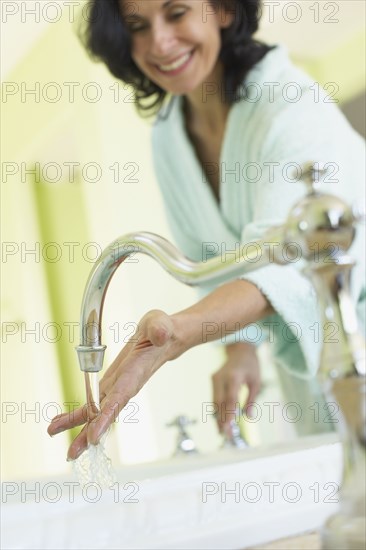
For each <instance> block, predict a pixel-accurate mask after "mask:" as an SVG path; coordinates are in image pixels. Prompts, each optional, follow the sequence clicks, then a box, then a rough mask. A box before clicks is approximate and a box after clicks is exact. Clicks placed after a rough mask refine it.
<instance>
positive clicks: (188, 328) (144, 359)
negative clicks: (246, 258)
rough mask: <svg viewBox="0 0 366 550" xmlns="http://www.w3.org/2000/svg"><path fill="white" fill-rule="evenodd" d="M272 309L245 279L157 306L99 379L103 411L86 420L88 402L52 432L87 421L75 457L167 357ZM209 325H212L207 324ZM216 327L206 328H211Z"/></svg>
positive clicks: (73, 446)
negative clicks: (167, 307)
mask: <svg viewBox="0 0 366 550" xmlns="http://www.w3.org/2000/svg"><path fill="white" fill-rule="evenodd" d="M271 313H272V307H271V306H270V304H269V303H268V302H267V300H266V298H265V297H264V296H263V295H262V294H261V293H260V291H259V290H258V289H257V288H256V286H255V285H253V284H252V283H249V282H247V281H243V280H237V281H233V282H230V283H226V284H224V285H222V286H221V287H219V288H217V289H216V290H215V291H214V292H212V293H211V294H209V295H208V296H206V297H205V298H204V299H203V300H201V301H200V302H198V303H197V304H195V305H193V306H191V307H189V308H188V309H185V310H183V311H181V312H179V313H176V314H174V315H171V316H169V315H167V314H165V313H164V312H162V311H158V310H154V311H151V312H149V313H147V314H146V315H145V316H144V317H143V318H142V320H141V321H140V323H139V326H138V329H137V333H136V334H135V335H134V337H133V338H132V339H131V341H129V342H128V343H127V344H126V346H124V347H123V349H122V350H121V352H120V353H119V354H118V356H117V357H116V359H115V360H114V361H113V363H112V364H111V366H110V367H109V368H108V369H107V371H106V373H105V375H104V376H103V378H102V380H101V382H100V398H101V412H100V414H99V415H98V416H97V417H96V418H94V419H92V420H91V421H88V419H87V418H86V416H87V415H86V410H87V408H86V406H84V407H83V408H80V409H78V410H76V411H74V412H73V413H72V414H70V413H65V414H62V415H59V416H57V417H55V418H54V419H53V420H52V422H51V424H50V426H49V428H48V433H49V434H50V435H55V434H57V433H60V432H63V431H64V430H67V429H70V428H73V427H75V426H81V425H83V424H85V426H84V427H83V429H82V430H81V432H80V434H79V435H78V436H77V437H76V438H75V439H74V441H73V442H72V444H71V446H70V448H69V452H68V458H69V459H70V460H73V459H75V458H77V457H78V456H80V454H81V453H82V452H83V451H84V450H85V449H86V448H87V447H88V445H89V443H92V444H96V443H98V442H99V440H100V438H101V437H102V435H103V434H104V432H105V431H106V430H107V429H108V428H109V426H110V425H111V424H112V423H113V422H114V421H115V420H116V418H117V416H118V414H119V413H120V412H121V410H122V409H123V408H124V407H125V406H126V404H127V403H128V401H129V400H130V399H131V398H132V397H134V396H135V395H136V394H137V393H138V392H139V391H140V389H141V388H142V387H143V386H144V385H145V384H146V382H147V381H148V380H149V378H150V377H151V376H152V375H153V374H154V373H155V372H156V371H157V370H158V369H159V368H160V367H161V366H162V365H163V364H164V363H166V362H167V361H171V360H172V359H175V358H177V357H179V356H180V355H182V353H184V352H185V351H187V350H188V349H190V348H192V347H194V346H197V345H198V344H201V343H204V342H205V341H207V342H208V341H212V340H215V339H218V338H220V337H221V334H222V331H231V330H233V331H236V330H237V329H238V324H239V325H240V327H244V326H246V325H247V324H249V323H253V322H255V321H257V320H259V319H262V318H263V317H265V316H267V315H270V314H271ZM208 324H209V325H208ZM208 326H210V327H213V328H216V330H212V329H211V328H210V330H209V331H208V332H209V333H208V332H207V327H208Z"/></svg>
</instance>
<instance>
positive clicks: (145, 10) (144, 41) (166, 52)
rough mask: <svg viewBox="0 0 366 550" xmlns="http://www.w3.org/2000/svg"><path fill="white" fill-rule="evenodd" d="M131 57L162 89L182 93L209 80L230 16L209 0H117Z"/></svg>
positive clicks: (175, 93) (230, 19)
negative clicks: (126, 32) (125, 28)
mask: <svg viewBox="0 0 366 550" xmlns="http://www.w3.org/2000/svg"><path fill="white" fill-rule="evenodd" d="M120 3H121V8H122V14H123V18H124V20H125V22H126V25H127V28H128V29H129V32H130V34H131V40H132V52H131V53H132V58H133V60H134V62H135V63H136V65H137V66H138V67H139V69H140V70H141V71H142V72H143V73H144V74H145V75H146V76H147V77H148V78H149V80H151V81H153V82H154V83H155V84H157V85H158V86H160V87H161V88H162V89H163V90H165V91H167V92H169V93H172V94H174V95H184V94H188V93H190V92H193V91H194V90H196V89H197V88H198V87H199V86H200V85H201V84H202V83H203V82H204V81H210V79H211V81H212V79H213V74H214V71H215V68H216V65H217V61H218V56H219V52H220V49H221V33H220V31H221V29H222V28H224V27H227V26H229V25H230V23H231V22H232V18H233V15H232V14H230V13H228V12H225V11H224V10H223V9H222V8H221V9H219V8H217V7H214V5H212V4H211V3H210V2H209V0H134V1H133V2H132V1H129V0H120Z"/></svg>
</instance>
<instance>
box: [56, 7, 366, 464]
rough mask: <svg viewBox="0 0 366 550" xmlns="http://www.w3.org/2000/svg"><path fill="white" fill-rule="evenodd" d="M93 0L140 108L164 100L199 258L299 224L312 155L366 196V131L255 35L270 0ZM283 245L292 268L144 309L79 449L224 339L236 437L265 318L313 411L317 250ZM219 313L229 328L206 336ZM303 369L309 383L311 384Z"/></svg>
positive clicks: (113, 59)
mask: <svg viewBox="0 0 366 550" xmlns="http://www.w3.org/2000/svg"><path fill="white" fill-rule="evenodd" d="M90 6H91V17H90V18H89V21H88V26H87V28H86V29H85V31H84V41H85V44H86V46H87V48H88V50H89V52H90V53H91V54H92V55H93V56H94V57H95V58H97V59H99V60H102V61H103V62H104V63H106V65H107V66H108V68H109V69H110V71H111V72H112V74H113V75H114V76H115V77H117V78H118V79H120V80H122V81H124V82H125V83H128V84H131V85H132V87H133V89H134V94H135V98H136V104H137V108H138V110H139V111H140V113H142V112H144V111H145V110H146V109H149V111H150V110H151V109H152V110H154V111H155V112H158V116H157V118H156V121H155V123H154V127H153V131H152V150H153V160H154V166H155V170H156V175H157V180H158V183H159V186H160V188H161V191H162V196H163V199H164V202H165V207H166V212H167V217H168V221H169V223H170V226H171V229H172V233H173V236H174V238H175V241H176V243H177V245H178V247H179V249H180V250H181V251H182V252H183V253H184V254H185V255H186V256H187V257H188V258H190V259H191V260H195V261H207V253H205V251H206V252H207V249H208V247H207V245H209V247H211V248H210V250H214V253H213V255H218V254H219V253H220V250H221V254H222V262H225V259H226V254H232V253H233V250H235V249H236V248H237V245H241V246H244V245H248V244H252V245H255V244H256V242H258V241H259V240H260V239H262V238H263V237H264V236H265V235H266V231H267V230H268V229H269V228H270V227H272V226H275V225H281V224H283V223H284V221H285V220H286V219H287V215H288V212H289V211H290V209H291V208H292V207H293V205H294V204H295V203H296V202H297V201H299V200H300V199H301V198H302V197H303V195H304V189H303V186H302V185H301V184H300V183H299V181H300V180H301V179H302V175H303V174H302V167H303V166H304V165H305V164H307V163H308V162H309V161H312V162H316V161H319V160H321V161H323V162H324V163H327V166H328V168H331V169H332V173H331V174H329V175H328V177H327V178H325V180H324V182H323V183H322V185H323V187H322V189H323V190H324V191H325V192H329V193H332V194H337V195H338V196H339V197H341V198H343V199H344V200H345V201H346V202H347V203H350V204H352V203H354V202H356V201H358V202H360V201H363V196H364V177H365V176H364V169H365V162H364V143H363V140H362V139H361V138H360V136H359V135H358V134H357V133H356V132H355V131H354V130H353V129H352V128H351V127H350V125H349V124H348V122H347V121H346V119H345V118H344V116H343V115H342V114H341V113H340V112H339V110H338V109H337V107H336V106H335V105H334V104H332V103H331V102H329V101H327V95H326V93H325V92H324V91H321V90H320V91H319V94H318V95H317V97H315V96H314V85H313V82H312V80H311V79H310V78H309V77H308V76H307V75H306V74H304V73H303V72H302V71H300V70H298V69H297V68H296V67H294V65H293V64H292V63H291V61H290V59H289V58H288V54H287V51H286V49H285V48H283V47H281V46H275V47H270V46H267V45H265V44H262V43H259V42H257V41H255V40H254V38H253V34H254V33H255V31H256V30H257V28H258V19H259V0H209V1H208V0H171V1H166V0H134V2H132V3H131V2H128V1H127V0H119V1H117V0H91V2H90ZM165 98H168V99H169V100H170V102H169V105H168V107H169V109H167V110H166V109H165ZM161 115H163V116H161ZM248 166H249V167H251V168H252V169H253V168H254V169H255V173H254V175H253V173H252V172H251V171H249V173H248V170H247V168H248ZM338 174H339V179H336V178H334V176H337V177H338ZM332 176H333V177H332ZM295 244H297V243H295ZM331 244H332V243H329V247H330V246H331ZM278 245H280V243H278ZM363 246H364V242H363V236H362V235H360V236H359V238H358V239H357V240H356V241H355V244H354V246H353V249H352V250H351V252H350V253H351V254H353V255H354V257H356V258H358V259H359V263H358V265H357V267H356V268H355V271H354V277H353V289H352V290H353V299H354V301H355V303H356V304H357V306H358V308H359V313H360V317H361V318H362V315H364V303H365V297H366V293H365V289H364V271H365V267H364V265H363V264H362V262H364V255H363V254H362V252H361V251H362V250H363ZM299 248H300V246H299ZM281 252H282V255H283V258H284V263H287V264H289V265H286V267H283V266H279V265H274V264H272V265H267V266H266V267H263V268H262V269H258V270H257V271H255V272H252V273H249V274H247V275H245V276H244V275H243V276H241V277H240V278H239V279H237V280H235V281H231V282H226V283H225V284H222V285H221V286H219V287H216V288H212V287H211V288H210V287H208V285H207V286H205V287H203V288H202V293H203V295H204V298H203V299H202V300H200V301H199V302H198V303H196V304H194V305H193V306H191V307H189V308H187V309H184V310H183V311H180V312H178V313H176V314H173V315H168V314H166V313H165V312H162V311H160V310H152V311H150V312H148V313H147V314H146V315H144V316H143V318H142V320H141V321H140V324H139V326H138V330H137V332H136V335H135V336H134V338H133V339H131V340H129V341H128V343H127V345H126V346H125V347H124V348H123V349H122V350H121V351H120V353H119V354H118V355H117V357H116V359H115V360H114V361H113V363H112V365H111V366H110V367H109V369H108V370H107V371H106V373H105V375H104V377H103V379H102V380H101V383H100V395H101V396H102V402H101V414H100V416H99V417H98V418H97V419H95V421H93V422H89V423H87V424H86V425H85V426H84V428H83V430H82V431H81V433H80V434H79V436H78V437H77V438H76V439H75V440H74V442H73V443H72V445H71V447H70V450H69V458H71V459H73V458H75V457H77V456H80V454H81V453H82V452H83V451H84V450H85V448H86V447H87V446H88V444H89V443H97V442H98V441H99V440H100V438H101V436H102V434H103V433H104V432H105V431H106V429H107V428H108V427H109V425H110V424H111V423H112V422H113V421H114V420H115V418H116V414H118V413H119V412H120V411H121V410H122V409H123V407H124V406H125V405H126V404H127V403H128V401H129V400H130V399H131V398H132V397H133V396H135V395H136V394H137V393H138V392H139V391H140V389H141V388H142V387H143V386H144V384H145V383H146V382H147V381H148V380H149V378H150V377H151V376H152V375H153V374H154V373H155V372H156V371H157V370H158V369H159V368H160V367H161V366H162V365H163V364H165V363H166V362H168V361H171V360H173V359H176V358H177V357H179V356H180V355H182V354H183V353H184V352H185V351H187V350H189V349H190V348H192V347H194V346H197V345H199V344H202V343H204V342H207V341H212V340H217V339H220V340H221V343H223V344H225V345H226V351H227V357H226V361H225V363H224V365H223V366H222V368H221V369H220V370H219V371H218V372H217V373H215V374H214V376H213V402H214V403H215V405H216V406H217V408H218V411H221V414H218V415H217V422H218V427H219V429H220V431H222V432H224V433H226V435H228V436H229V437H230V435H231V424H230V421H231V420H232V419H234V418H235V416H236V410H237V409H238V406H239V391H240V389H241V386H243V385H245V386H247V388H248V396H247V399H246V402H245V410H248V407H249V405H250V403H251V402H253V401H254V400H255V398H256V396H257V394H258V392H259V389H260V385H261V384H260V371H259V368H258V360H257V354H256V349H255V346H253V345H252V344H253V340H249V337H248V336H247V335H246V334H243V332H242V330H241V329H243V328H247V327H248V326H250V325H251V324H252V325H254V328H255V329H256V332H257V333H258V332H259V333H260V334H261V335H262V336H261V337H260V338H259V339H258V338H257V339H255V341H254V342H255V344H260V343H261V342H262V341H263V340H267V341H268V342H269V343H271V344H273V346H272V348H273V355H274V356H275V357H276V361H277V364H279V365H281V367H283V369H281V372H282V376H283V379H284V380H285V382H284V383H283V386H284V387H285V388H286V389H287V395H286V397H287V398H288V399H289V401H295V402H297V403H298V404H299V407H300V410H301V413H303V412H305V410H306V409H307V408H309V407H310V406H311V405H312V402H311V401H310V402H305V400H304V396H305V395H306V392H305V391H304V384H305V383H304V382H303V380H306V379H309V378H311V377H313V376H314V375H315V374H316V372H317V369H318V366H319V354H320V348H321V338H318V337H316V336H315V334H314V328H316V327H319V312H318V304H317V299H316V295H315V292H314V289H313V287H312V286H311V284H310V282H309V281H308V280H307V279H306V278H305V277H304V276H303V274H302V271H301V268H302V266H303V264H302V262H301V254H300V256H297V258H296V259H295V260H294V261H293V258H292V259H291V258H290V259H289V258H288V257H287V258H286V254H287V249H286V246H284V247H283V249H282V250H280V252H279V254H280V253H281ZM300 252H301V248H300ZM262 254H263V250H259V251H258V255H259V256H261V255H262ZM203 256H205V258H203ZM314 261H316V259H315V260H314ZM271 263H272V262H270V264H271ZM207 325H210V326H212V327H216V328H217V330H214V331H211V332H210V334H207V333H206V334H205V335H204V334H203V329H204V327H207ZM219 327H220V328H219ZM258 328H259V330H258ZM230 334H231V336H228V335H230ZM292 374H295V375H296V376H297V377H298V378H299V379H301V382H298V385H297V390H296V389H295V386H296V384H293V383H291V382H290V380H291V379H292V378H294V377H293V376H292ZM319 394H320V392H319V388H318V387H317V386H316V384H315V391H314V393H313V396H314V397H313V399H314V400H315V401H318V403H319V401H320V402H321V405H324V403H323V401H322V397H321V395H319ZM310 399H311V398H310ZM84 423H85V417H84V415H83V410H82V409H80V410H78V411H76V412H75V415H74V416H73V418H70V416H69V415H67V414H66V415H61V416H59V417H57V418H56V419H55V420H54V421H53V422H52V424H51V426H50V428H49V433H50V434H55V433H59V432H61V431H64V430H66V429H69V428H71V427H74V426H76V425H82V424H84ZM318 428H319V427H318ZM321 429H322V427H321V426H320V431H321ZM323 429H324V426H323Z"/></svg>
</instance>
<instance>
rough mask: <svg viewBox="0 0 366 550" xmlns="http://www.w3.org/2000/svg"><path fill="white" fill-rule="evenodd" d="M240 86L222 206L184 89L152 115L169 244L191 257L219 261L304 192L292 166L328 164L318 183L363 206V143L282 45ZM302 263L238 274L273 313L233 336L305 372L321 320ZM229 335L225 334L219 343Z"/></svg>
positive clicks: (356, 295)
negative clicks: (264, 345) (189, 128)
mask: <svg viewBox="0 0 366 550" xmlns="http://www.w3.org/2000/svg"><path fill="white" fill-rule="evenodd" d="M245 85H246V88H245V86H243V87H242V90H243V91H244V90H245V89H246V92H247V96H244V94H243V98H242V99H241V101H240V102H237V103H234V104H233V106H232V107H231V109H230V111H229V115H228V119H227V125H226V129H225V135H224V140H223V144H222V150H221V158H220V166H219V167H218V168H219V169H220V204H218V202H217V200H216V198H215V196H214V194H213V192H212V190H211V187H210V185H209V183H208V182H207V178H206V176H205V172H204V171H203V168H202V166H201V164H200V162H199V160H198V158H197V156H196V154H195V150H194V148H193V146H192V144H191V143H190V141H189V139H188V136H187V133H186V131H185V126H184V117H183V112H182V105H183V101H182V99H183V98H182V96H176V97H174V98H173V102H172V104H171V105H170V107H171V110H170V112H169V114H168V115H167V116H166V118H165V119H164V118H163V116H162V115H161V116H158V118H157V120H156V121H155V124H154V128H153V133H152V146H153V158H154V165H155V170H156V176H157V180H158V183H159V186H160V188H161V191H162V195H163V198H164V202H165V206H166V213H167V217H168V220H169V223H170V226H171V229H172V233H173V236H174V239H175V241H176V245H177V246H178V248H179V249H180V250H181V251H182V252H183V253H184V254H185V255H186V256H187V257H188V258H190V259H193V260H196V261H202V260H206V259H209V258H210V254H209V253H210V251H212V252H213V253H219V254H222V255H223V260H224V258H225V252H226V254H229V251H230V250H234V249H235V246H241V247H242V246H244V245H245V244H246V243H248V242H250V241H254V242H255V241H256V240H259V239H260V238H261V237H262V235H263V233H264V232H265V231H266V230H267V229H268V228H270V227H271V226H272V225H278V224H282V223H283V222H284V221H285V220H286V218H287V215H288V212H289V210H290V208H291V207H292V206H293V205H294V203H295V202H297V201H298V200H299V199H300V198H301V197H303V196H304V194H305V191H306V189H305V186H304V184H303V183H302V182H301V181H299V178H298V177H297V175H296V169H297V168H296V167H297V166H302V165H303V164H304V163H306V162H308V161H321V162H326V163H329V176H327V178H326V181H325V183H323V184H322V190H324V191H325V192H330V193H332V194H336V195H338V196H340V197H343V198H344V199H345V200H346V201H347V202H348V203H350V204H352V203H357V204H361V203H362V204H365V202H364V191H365V150H364V140H363V139H362V138H361V136H359V135H358V134H357V133H356V132H355V131H354V130H353V129H352V128H351V126H350V125H349V123H348V122H347V120H346V119H345V117H344V115H343V114H342V113H341V112H340V110H339V108H338V106H337V105H336V104H335V103H334V100H336V99H337V98H336V96H335V97H334V96H332V94H331V92H332V91H333V89H332V88H330V89H329V90H328V93H326V92H325V91H323V90H322V89H320V87H319V85H318V84H317V83H314V81H313V80H311V79H310V78H309V77H308V76H307V75H306V74H304V73H303V72H302V71H301V70H299V69H298V68H296V67H295V66H294V65H293V64H292V63H291V61H290V60H289V57H288V54H287V51H286V49H285V48H284V47H283V46H277V47H276V48H275V49H273V50H271V51H269V52H268V53H267V54H266V56H265V57H264V58H263V59H262V60H261V61H260V62H259V63H258V64H257V65H256V66H255V67H254V68H253V69H252V70H251V71H250V72H249V74H248V75H247V78H246V81H245ZM211 168H212V167H211ZM294 170H295V173H294ZM363 233H364V228H363V227H362V226H361V227H360V229H359V231H358V235H357V239H356V241H355V243H354V245H353V246H352V248H351V251H350V252H351V254H352V255H353V256H354V257H355V258H356V259H357V261H358V264H357V267H356V268H354V273H353V285H352V295H353V299H354V300H355V303H357V308H358V312H359V314H360V317H362V315H361V311H362V310H363V311H364V307H365V287H364V279H363V277H364V273H365V266H364V249H363V243H364V237H363ZM238 243H240V245H239V244H238ZM283 253H284V254H285V255H286V250H285V249H284V250H283ZM315 253H316V251H314V254H315ZM211 257H212V256H211ZM227 257H230V256H229V255H228V256H227ZM303 266H304V263H303V260H301V259H299V260H298V261H296V262H293V263H291V264H289V265H286V266H280V265H275V264H274V263H271V264H270V265H268V266H266V267H263V268H261V269H259V270H258V271H254V272H252V273H250V274H247V275H243V279H246V280H248V281H251V282H253V283H254V284H255V285H256V286H257V287H258V288H259V289H260V290H261V291H262V293H263V294H264V295H265V296H266V297H267V298H268V299H269V301H270V302H271V304H272V305H273V307H274V309H275V311H276V314H275V315H272V316H271V317H270V318H267V319H264V320H262V321H261V322H260V323H258V324H255V327H253V330H252V332H250V331H245V332H244V331H241V332H240V336H241V337H242V338H243V339H245V340H247V341H252V342H253V343H258V342H261V341H262V340H263V338H267V339H270V340H271V341H272V342H273V344H274V346H275V350H274V351H275V354H276V357H277V361H278V362H279V363H280V364H281V365H282V366H283V367H285V368H286V369H289V370H291V371H292V372H294V373H296V374H297V375H298V376H300V377H304V378H307V377H309V376H312V375H314V374H315V373H316V371H317V368H318V366H319V352H320V347H321V342H322V321H321V317H320V315H319V311H318V300H317V297H316V294H315V291H314V289H313V287H312V285H311V283H310V282H309V281H308V280H307V279H306V278H305V277H304V275H302V273H301V268H302V267H303ZM202 290H203V292H204V293H208V292H210V291H211V290H213V288H212V287H211V288H209V287H208V286H206V287H204V288H203V289H202ZM361 321H363V322H364V319H363V320H362V319H361ZM232 341H233V336H231V338H228V339H227V341H226V343H229V342H232Z"/></svg>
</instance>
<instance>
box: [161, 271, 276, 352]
mask: <svg viewBox="0 0 366 550" xmlns="http://www.w3.org/2000/svg"><path fill="white" fill-rule="evenodd" d="M272 313H273V309H272V306H271V304H270V303H269V302H268V301H267V299H266V298H265V296H263V294H262V293H261V292H260V291H259V290H258V288H257V287H256V286H255V285H253V284H252V283H250V282H248V281H245V280H242V279H240V280H236V281H232V282H230V283H226V284H224V285H222V286H220V287H219V288H217V289H216V290H214V291H213V292H211V294H209V295H208V296H206V297H205V298H203V299H202V300H200V301H199V302H198V303H196V304H194V305H193V306H191V307H189V308H187V309H185V310H183V311H181V312H179V313H176V314H174V315H172V316H171V318H172V321H173V323H174V326H175V333H176V336H177V348H178V355H180V354H181V353H183V352H184V351H186V350H187V349H190V348H192V347H194V346H197V345H199V344H202V343H204V342H210V341H213V340H218V339H219V338H221V337H224V336H225V334H230V333H232V332H234V331H238V330H239V329H241V328H243V327H245V326H246V325H249V324H250V323H255V322H256V321H258V320H260V319H262V318H264V317H267V316H268V315H271V314H272Z"/></svg>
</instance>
